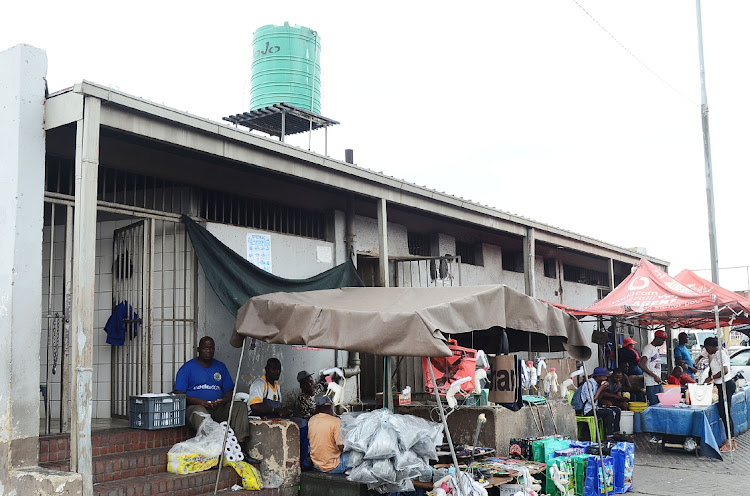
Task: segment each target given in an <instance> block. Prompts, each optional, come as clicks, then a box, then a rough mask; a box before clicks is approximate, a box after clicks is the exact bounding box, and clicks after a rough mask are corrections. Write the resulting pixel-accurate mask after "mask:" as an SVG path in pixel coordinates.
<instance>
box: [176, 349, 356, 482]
mask: <svg viewBox="0 0 750 496" xmlns="http://www.w3.org/2000/svg"><path fill="white" fill-rule="evenodd" d="M215 348H216V344H215V343H214V340H213V339H212V338H211V337H209V336H204V337H203V338H201V340H200V342H199V344H198V348H197V357H196V358H193V359H192V360H189V361H188V362H186V363H185V364H184V365H183V366H182V367H180V369H179V370H178V371H177V376H176V378H175V387H174V392H175V393H181V394H185V395H186V403H187V408H186V411H185V416H186V419H187V421H188V422H189V423H190V425H192V426H193V428H194V429H195V430H196V431H197V430H198V428H199V427H200V425H201V423H202V422H203V420H204V419H205V418H206V417H208V416H210V417H211V419H213V420H214V421H215V422H224V421H227V420H229V425H230V427H231V428H232V429H233V430H234V433H235V436H237V440H238V441H239V442H240V447H241V449H242V451H243V454H244V456H245V458H246V459H248V460H250V461H256V460H254V459H253V458H252V457H250V456H249V454H248V441H249V440H250V423H249V418H248V414H249V415H253V416H258V417H260V418H264V419H266V418H288V419H290V420H292V421H294V422H295V423H297V425H299V427H300V456H301V458H302V460H303V463H305V462H306V460H307V458H308V455H309V456H310V458H311V459H312V461H313V463H314V466H315V468H317V469H319V470H321V471H324V472H331V473H339V472H343V471H344V470H346V460H345V459H344V457H343V456H342V450H343V446H342V442H341V436H340V434H339V424H340V420H339V418H338V417H336V416H334V415H332V405H331V400H330V398H329V397H328V396H325V395H324V394H323V393H324V392H325V390H326V388H325V387H324V386H323V384H321V383H315V381H314V380H313V375H312V374H311V373H309V372H307V371H305V370H302V371H300V372H299V373H298V374H297V381H298V382H299V386H300V394H299V395H298V396H297V401H296V404H295V408H293V409H292V408H289V407H284V406H283V403H282V396H281V385H280V384H279V377H281V362H280V361H279V360H278V359H277V358H269V359H268V361H267V362H266V366H265V374H264V375H262V376H261V377H259V378H257V379H256V380H255V381H253V382H252V383H251V384H250V388H249V391H248V396H249V399H248V402H247V404H245V403H244V402H242V401H234V405H232V401H231V400H232V395H233V392H234V381H232V377H231V376H230V374H229V370H228V369H227V367H226V365H224V363H222V362H221V361H219V360H216V359H214V353H215ZM230 406H231V410H232V411H231V418H230ZM293 414H294V416H292V415H293Z"/></svg>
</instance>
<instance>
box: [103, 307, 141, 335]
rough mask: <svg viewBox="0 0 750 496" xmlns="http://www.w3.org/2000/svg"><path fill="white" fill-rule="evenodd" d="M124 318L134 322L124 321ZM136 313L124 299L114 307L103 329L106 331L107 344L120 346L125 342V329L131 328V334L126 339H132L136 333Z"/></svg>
mask: <svg viewBox="0 0 750 496" xmlns="http://www.w3.org/2000/svg"><path fill="white" fill-rule="evenodd" d="M125 320H129V321H135V322H127V323H126V322H125ZM137 321H138V314H137V313H136V312H134V311H133V307H132V306H130V305H129V304H128V302H127V300H126V301H121V302H120V303H118V305H117V306H116V307H115V309H114V311H113V312H112V315H110V316H109V319H107V323H106V324H105V325H104V330H105V331H106V333H107V344H111V345H112V346H122V345H123V344H125V335H126V334H127V332H126V329H131V333H130V334H131V335H130V336H128V339H133V338H134V337H136V336H137V335H138V322H137Z"/></svg>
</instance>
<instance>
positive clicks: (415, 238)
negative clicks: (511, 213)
mask: <svg viewBox="0 0 750 496" xmlns="http://www.w3.org/2000/svg"><path fill="white" fill-rule="evenodd" d="M406 239H407V243H408V245H409V255H414V256H417V257H429V256H430V255H432V253H431V252H430V235H429V234H421V233H415V232H408V233H407V234H406Z"/></svg>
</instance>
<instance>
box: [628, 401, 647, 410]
mask: <svg viewBox="0 0 750 496" xmlns="http://www.w3.org/2000/svg"><path fill="white" fill-rule="evenodd" d="M647 406H648V403H646V402H645V401H631V402H630V403H628V409H629V410H630V411H631V412H642V411H643V410H645V409H646V407H647Z"/></svg>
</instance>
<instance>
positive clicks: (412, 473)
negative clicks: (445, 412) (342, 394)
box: [341, 410, 443, 494]
mask: <svg viewBox="0 0 750 496" xmlns="http://www.w3.org/2000/svg"><path fill="white" fill-rule="evenodd" d="M442 435H443V426H442V424H436V423H434V422H429V421H427V420H424V419H421V418H419V417H414V416H412V415H396V414H393V413H391V412H390V411H389V410H377V411H374V412H368V413H361V414H347V415H342V416H341V437H342V439H343V440H344V451H345V452H346V451H348V452H349V467H351V468H352V470H351V473H350V475H349V476H348V477H347V479H349V480H350V481H352V482H358V483H360V484H367V488H368V489H374V490H376V491H378V492H379V493H381V494H386V493H393V492H409V491H413V490H414V485H413V484H412V482H411V480H412V479H414V478H416V477H420V476H421V477H422V478H423V479H424V480H430V481H431V480H432V468H430V465H429V463H428V460H437V450H436V446H437V445H438V444H440V443H442V441H441V439H442Z"/></svg>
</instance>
